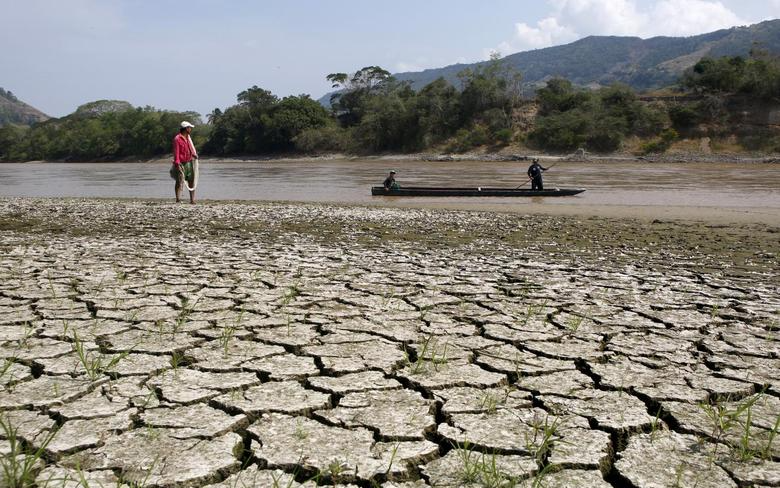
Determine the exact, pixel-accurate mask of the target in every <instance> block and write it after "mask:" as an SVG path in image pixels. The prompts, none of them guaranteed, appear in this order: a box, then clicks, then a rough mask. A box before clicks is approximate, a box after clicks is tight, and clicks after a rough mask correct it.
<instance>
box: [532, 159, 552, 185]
mask: <svg viewBox="0 0 780 488" xmlns="http://www.w3.org/2000/svg"><path fill="white" fill-rule="evenodd" d="M548 169H550V168H545V167H544V166H542V165H541V164H539V160H538V159H536V158H534V160H533V162H532V163H531V166H529V167H528V178H529V179H530V180H531V190H544V184H543V183H542V172H543V171H547V170H548Z"/></svg>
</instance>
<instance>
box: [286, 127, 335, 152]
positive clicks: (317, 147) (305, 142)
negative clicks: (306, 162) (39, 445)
mask: <svg viewBox="0 0 780 488" xmlns="http://www.w3.org/2000/svg"><path fill="white" fill-rule="evenodd" d="M293 143H294V144H295V149H297V150H298V151H302V152H305V153H315V154H316V153H323V152H343V151H346V150H347V149H348V147H349V133H348V130H347V129H342V128H341V127H337V126H335V125H329V126H326V127H320V128H317V129H306V130H304V131H303V132H301V133H300V134H298V135H297V136H295V138H293Z"/></svg>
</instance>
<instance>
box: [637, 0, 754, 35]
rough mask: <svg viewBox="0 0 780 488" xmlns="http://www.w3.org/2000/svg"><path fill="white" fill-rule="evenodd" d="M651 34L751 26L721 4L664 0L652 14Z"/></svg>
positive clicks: (708, 30)
mask: <svg viewBox="0 0 780 488" xmlns="http://www.w3.org/2000/svg"><path fill="white" fill-rule="evenodd" d="M651 17H652V20H653V22H652V24H651V25H649V26H647V27H648V28H647V30H646V31H647V34H648V35H659V34H660V35H670V36H688V35H692V34H700V33H703V32H711V31H715V30H718V29H723V28H726V27H732V26H735V25H742V24H748V23H749V22H748V21H745V20H743V19H741V18H739V16H738V15H737V14H735V13H734V12H732V11H731V10H729V9H728V8H726V6H724V5H723V4H722V3H720V2H711V1H706V0H684V1H680V0H664V1H661V2H658V3H657V4H656V5H655V8H654V9H653V12H652V16H651Z"/></svg>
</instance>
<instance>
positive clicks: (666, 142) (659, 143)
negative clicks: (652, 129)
mask: <svg viewBox="0 0 780 488" xmlns="http://www.w3.org/2000/svg"><path fill="white" fill-rule="evenodd" d="M679 136H680V135H679V134H678V133H677V131H676V130H674V129H672V128H669V129H666V130H664V131H663V132H661V134H660V137H659V138H658V139H656V140H654V141H649V142H646V143H645V144H642V146H641V147H640V152H641V153H642V154H659V153H664V152H666V151H668V150H669V148H670V147H671V146H672V143H673V142H674V141H676V140H677V139H678V138H679Z"/></svg>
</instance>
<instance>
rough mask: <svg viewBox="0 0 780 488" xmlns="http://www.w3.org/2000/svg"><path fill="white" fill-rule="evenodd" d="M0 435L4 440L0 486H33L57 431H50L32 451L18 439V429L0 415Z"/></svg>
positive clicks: (0, 458)
mask: <svg viewBox="0 0 780 488" xmlns="http://www.w3.org/2000/svg"><path fill="white" fill-rule="evenodd" d="M0 434H2V437H4V438H5V439H6V446H7V447H6V449H7V450H6V452H5V453H3V455H2V456H0V476H2V479H0V486H3V487H7V488H28V487H32V486H34V485H35V476H36V474H37V471H38V469H39V467H40V463H41V462H42V457H43V453H44V452H45V451H46V446H48V445H49V443H50V442H51V440H52V439H54V436H55V435H57V431H56V430H54V431H51V432H50V433H49V434H48V435H47V436H46V437H45V438H44V439H43V442H42V443H41V445H40V446H39V447H38V448H37V449H34V448H33V447H32V446H27V445H26V443H25V442H24V441H23V440H22V439H20V438H19V436H18V428H17V427H14V426H12V425H11V422H10V420H9V419H8V418H7V417H5V416H3V415H0Z"/></svg>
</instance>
